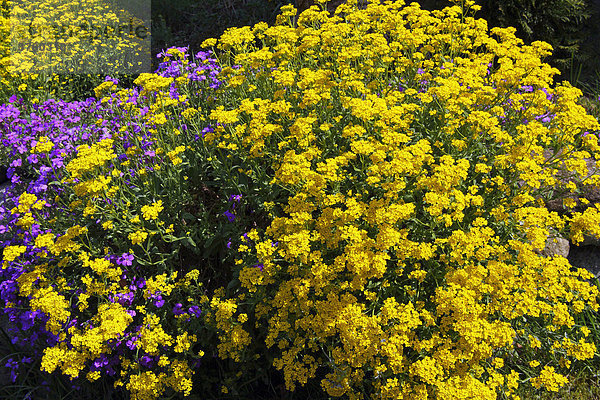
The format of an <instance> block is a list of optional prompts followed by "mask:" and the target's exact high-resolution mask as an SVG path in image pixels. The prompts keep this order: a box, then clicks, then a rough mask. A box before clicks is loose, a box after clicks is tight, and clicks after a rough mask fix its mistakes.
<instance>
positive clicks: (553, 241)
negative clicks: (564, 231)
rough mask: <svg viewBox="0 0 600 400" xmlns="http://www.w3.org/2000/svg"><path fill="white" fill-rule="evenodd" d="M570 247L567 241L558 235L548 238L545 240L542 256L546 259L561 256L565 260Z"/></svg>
mask: <svg viewBox="0 0 600 400" xmlns="http://www.w3.org/2000/svg"><path fill="white" fill-rule="evenodd" d="M570 247H571V246H570V244H569V241H568V240H567V239H565V238H563V237H561V236H560V235H555V236H549V237H548V239H546V247H544V250H542V255H544V256H546V257H552V256H563V257H564V258H567V257H569V250H570Z"/></svg>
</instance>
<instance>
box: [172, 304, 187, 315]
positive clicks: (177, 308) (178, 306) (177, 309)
mask: <svg viewBox="0 0 600 400" xmlns="http://www.w3.org/2000/svg"><path fill="white" fill-rule="evenodd" d="M173 314H175V315H181V314H185V311H183V304H181V303H177V304H175V306H174V307H173Z"/></svg>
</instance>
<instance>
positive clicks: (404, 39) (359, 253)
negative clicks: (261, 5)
mask: <svg viewBox="0 0 600 400" xmlns="http://www.w3.org/2000/svg"><path fill="white" fill-rule="evenodd" d="M355 3H356V2H355V1H349V2H348V3H347V4H346V5H342V6H340V7H339V8H338V9H337V11H336V13H335V15H334V16H333V17H329V15H328V13H327V12H326V11H319V8H318V7H317V6H313V7H311V8H310V9H309V10H307V11H306V12H304V13H302V14H301V15H300V17H299V18H298V20H297V21H296V22H297V25H295V24H294V21H293V18H294V16H295V10H294V9H293V7H291V6H286V7H284V8H282V13H281V15H280V16H279V17H278V24H277V25H276V26H272V27H269V26H266V25H265V24H257V25H255V26H254V27H252V28H250V27H243V28H232V29H231V30H229V31H227V32H225V34H224V35H223V36H222V37H221V38H220V39H219V40H218V41H217V42H216V47H217V49H219V50H220V51H221V52H222V54H223V56H222V59H223V60H225V62H224V66H225V68H224V70H223V74H224V75H226V76H227V78H228V82H229V84H228V87H229V91H228V93H227V98H228V99H232V98H233V99H235V100H230V102H229V103H226V105H225V103H223V106H220V107H217V108H216V109H215V110H214V111H213V112H212V113H211V114H210V119H211V121H212V122H213V123H215V124H219V125H220V128H219V129H215V131H214V132H212V133H210V134H208V135H207V136H206V137H205V139H206V140H207V141H208V142H210V143H212V145H213V146H215V148H219V149H223V151H225V153H224V154H227V157H228V158H229V157H231V158H232V161H231V163H232V165H235V163H236V162H240V163H245V164H246V165H253V166H257V168H256V170H258V169H259V167H258V166H260V165H264V164H265V163H266V164H267V165H270V166H271V168H272V171H273V173H272V175H270V178H271V181H270V184H271V185H273V186H274V187H283V188H285V189H286V190H288V192H289V199H288V201H287V204H285V205H282V211H281V212H279V213H277V215H275V214H272V222H271V223H270V225H269V226H268V227H267V228H266V229H265V230H264V231H261V232H260V234H259V236H260V238H256V239H254V240H252V241H249V244H247V245H244V246H243V249H242V248H241V249H240V250H241V251H240V258H239V265H240V268H241V270H240V272H239V281H240V285H241V290H240V291H239V292H238V293H236V294H233V292H232V293H231V294H230V295H229V296H233V297H232V299H237V302H238V306H237V307H234V305H231V307H230V308H229V309H230V310H231V311H232V312H230V313H222V312H220V311H217V312H216V313H215V314H214V318H215V323H216V326H217V328H220V331H221V333H222V336H221V344H220V345H219V349H220V354H221V356H222V357H231V358H233V359H235V360H239V359H240V357H242V358H243V356H244V355H246V356H247V354H248V346H249V345H250V346H251V341H252V340H253V339H252V337H248V336H247V335H245V334H243V333H241V332H239V330H240V328H239V326H240V323H239V322H238V320H237V316H238V314H241V313H243V314H244V315H246V314H247V315H249V316H250V318H248V320H247V321H246V322H245V323H243V324H241V325H242V327H243V329H244V330H245V332H246V333H247V334H250V333H252V332H256V331H257V330H258V331H260V332H263V334H264V331H265V330H266V336H265V339H264V343H265V344H266V346H267V347H268V349H269V351H270V352H272V353H270V354H271V355H272V356H273V357H274V362H273V365H274V366H275V367H276V368H277V369H280V370H282V371H283V374H284V377H285V382H286V387H287V388H288V389H289V390H294V389H295V388H296V386H297V385H304V384H306V383H307V381H309V380H312V379H314V378H318V379H320V382H321V385H322V388H323V390H324V391H326V392H327V393H328V395H330V396H334V397H338V396H347V397H348V398H351V399H357V398H365V397H367V398H381V399H398V398H403V399H425V398H436V399H451V398H452V399H454V398H464V399H467V398H470V399H495V398H497V396H499V395H501V394H502V395H506V396H509V397H510V396H511V395H512V394H513V393H514V390H515V389H516V388H517V387H518V385H520V384H525V383H524V382H527V381H529V380H528V379H527V378H529V377H531V378H532V380H531V383H533V384H534V385H535V386H536V387H540V386H542V385H544V386H545V387H546V388H547V389H548V390H555V389H556V388H557V387H558V386H559V385H561V384H562V383H564V382H565V381H566V378H565V375H567V374H568V373H569V369H568V368H565V363H562V366H559V365H558V363H557V362H556V361H555V360H557V358H558V357H559V356H564V357H565V359H568V360H573V361H574V362H576V361H577V360H585V359H589V358H593V357H595V356H596V354H597V353H596V350H595V345H594V343H592V342H590V341H589V338H588V339H586V337H585V336H586V335H585V332H584V329H583V327H578V326H576V325H575V323H574V317H576V316H577V315H579V314H580V313H581V312H583V311H584V310H594V311H597V309H598V303H597V298H598V290H597V288H596V287H594V286H592V285H590V284H589V283H588V282H586V281H585V280H586V279H589V278H590V277H591V275H590V274H589V273H588V272H587V271H584V270H574V269H573V268H572V267H571V266H570V265H569V262H568V261H567V260H566V259H565V258H563V257H560V256H554V257H544V256H542V255H541V254H540V250H541V249H543V248H544V245H545V241H546V237H547V236H548V233H549V230H550V229H556V230H558V231H560V232H562V233H563V234H565V235H569V236H570V238H571V239H572V240H573V241H575V242H578V241H581V240H582V238H583V234H584V233H589V234H595V235H598V234H599V233H600V218H599V217H600V216H599V214H598V207H590V208H589V209H588V210H586V211H585V212H584V213H579V212H573V213H572V215H571V216H559V215H558V214H557V213H555V212H549V211H548V210H547V209H546V208H545V206H544V202H543V200H544V199H546V200H547V199H548V196H549V195H550V194H549V193H550V191H549V189H550V188H555V189H561V188H562V189H563V190H565V191H570V192H573V193H577V190H578V189H577V188H578V187H579V186H580V185H581V183H582V182H583V183H586V184H590V185H592V186H596V187H597V186H598V184H599V183H600V180H599V179H600V177H599V176H598V175H591V176H589V175H590V174H589V172H588V171H587V168H586V167H585V165H586V164H585V160H584V159H586V158H591V159H597V157H598V149H599V147H598V138H597V137H596V136H595V135H591V134H587V133H588V132H592V131H597V130H598V128H599V126H598V122H597V121H596V120H595V119H594V118H592V117H591V116H589V115H587V114H586V113H585V111H584V109H583V108H582V107H580V106H579V105H577V104H576V100H577V99H578V97H579V96H581V92H580V91H579V90H578V89H576V88H573V87H572V86H570V85H569V84H568V83H565V84H562V85H559V86H557V87H555V88H551V86H552V82H553V80H552V76H553V75H554V74H556V73H557V71H556V70H555V69H552V68H551V67H550V66H548V65H547V64H544V63H543V62H542V58H543V57H544V56H546V55H548V54H550V52H551V48H550V46H549V45H548V44H546V43H542V42H535V43H533V44H532V45H531V46H524V45H523V42H522V41H521V40H520V39H518V38H516V37H515V36H514V29H512V28H507V29H500V28H494V29H492V30H491V31H489V32H488V29H487V24H486V22H485V21H483V20H481V19H475V18H473V17H471V11H472V10H477V9H478V6H476V5H474V4H473V3H472V2H462V3H464V4H462V8H461V7H459V6H453V7H448V8H445V9H444V10H439V11H433V12H429V11H425V10H422V9H420V7H419V6H418V5H417V4H416V3H413V4H411V5H409V6H407V7H404V8H403V5H404V4H403V2H401V1H395V2H391V1H386V2H385V3H384V4H369V5H368V7H367V8H366V9H365V10H358V9H357V8H356V7H355ZM257 43H259V44H258V45H257ZM207 44H211V45H213V44H215V41H214V40H213V41H210V42H207ZM233 64H236V65H238V66H239V67H236V68H227V66H232V65H233ZM544 150H547V151H550V157H547V156H546V157H545V156H544ZM565 170H567V171H572V173H571V174H570V178H569V179H567V180H566V181H565V180H564V179H563V180H560V179H558V178H559V174H560V173H561V171H562V172H564V171H565ZM563 175H564V174H563ZM240 176H241V175H240ZM253 176H255V175H253ZM236 179H237V178H236ZM240 179H241V178H240ZM275 243H276V244H277V245H274V244H275ZM248 248H249V250H248ZM257 263H259V264H260V265H261V268H260V269H259V268H257V266H256V265H257ZM221 295H222V296H223V298H222V299H221V300H220V301H221V302H223V301H226V302H229V303H230V302H231V301H232V300H231V299H227V295H225V294H223V293H221ZM221 302H217V303H215V304H217V305H218V307H219V308H218V310H220V309H221V308H220V307H221V306H220V304H222V303H221ZM248 303H250V304H251V307H248ZM228 323H229V324H235V325H236V331H235V332H233V331H231V330H227V329H225V326H229V325H228ZM530 336H531V337H533V336H535V337H536V338H537V340H539V341H540V342H541V343H543V344H542V345H541V348H540V349H539V350H534V348H533V347H532V342H531V341H530V340H529V339H528V337H530ZM563 337H565V338H569V340H572V342H568V343H581V346H584V347H586V348H589V351H586V352H576V351H575V352H574V351H573V350H569V349H570V347H569V346H570V345H568V344H565V343H563V342H557V340H558V339H559V338H563ZM240 338H243V339H242V340H240ZM254 340H259V339H258V338H255V339H254ZM553 343H558V344H557V345H556V346H552V345H553ZM561 343H562V344H561ZM257 346H258V344H257ZM257 348H258V347H257ZM517 349H526V350H527V351H529V352H525V353H524V354H521V353H517ZM519 351H522V350H519ZM534 353H535V357H537V358H538V359H543V360H544V363H543V364H542V365H543V366H544V369H541V367H540V368H538V369H535V368H534V369H532V370H529V372H527V373H525V372H524V371H523V370H521V369H518V368H517V367H518V362H516V361H515V359H516V358H517V357H522V358H523V359H526V358H527V357H533V355H532V354H534ZM528 354H529V355H528ZM317 371H319V372H318V373H317ZM323 371H326V372H323ZM527 374H529V376H527ZM552 374H555V375H552Z"/></svg>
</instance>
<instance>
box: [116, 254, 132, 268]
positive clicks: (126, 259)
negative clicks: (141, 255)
mask: <svg viewBox="0 0 600 400" xmlns="http://www.w3.org/2000/svg"><path fill="white" fill-rule="evenodd" d="M133 259H134V255H133V254H130V253H123V254H122V255H121V257H119V258H118V259H117V264H118V265H123V266H130V265H132V264H133Z"/></svg>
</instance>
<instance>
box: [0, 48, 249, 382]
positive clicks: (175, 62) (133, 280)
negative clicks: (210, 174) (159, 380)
mask: <svg viewBox="0 0 600 400" xmlns="http://www.w3.org/2000/svg"><path fill="white" fill-rule="evenodd" d="M180 50H182V51H184V53H185V54H184V55H183V57H182V58H179V59H175V58H174V57H172V56H171V55H169V54H167V52H163V53H161V54H159V57H163V58H164V61H163V62H162V63H161V64H160V66H159V68H158V70H157V71H156V73H157V74H158V75H161V76H164V77H180V76H185V77H186V78H187V80H188V82H189V85H190V86H191V87H194V85H197V87H198V88H206V87H208V88H210V89H216V88H218V87H219V86H220V84H221V82H220V81H219V80H218V79H217V75H218V73H219V67H218V66H217V64H216V60H215V59H213V58H210V54H209V53H207V52H200V53H198V54H197V55H196V61H193V62H190V61H189V60H188V55H187V53H186V51H187V49H180ZM106 81H112V82H113V83H114V84H115V85H116V84H118V83H119V82H118V80H116V79H114V78H110V77H107V78H106ZM200 85H201V86H200ZM198 90H200V89H198ZM140 92H141V91H140V89H138V88H133V89H132V90H131V91H130V92H129V96H127V97H125V98H123V97H122V95H121V96H118V95H116V94H112V95H110V96H108V97H107V98H105V99H103V101H99V100H95V99H92V98H90V99H87V100H85V101H75V102H66V101H62V100H53V99H52V100H48V101H46V102H44V103H42V104H39V105H25V104H24V103H23V101H22V100H19V99H18V98H17V96H12V97H11V98H10V102H9V103H8V104H2V105H0V143H1V145H2V150H0V156H2V158H3V160H2V163H1V164H4V165H5V166H6V167H8V168H7V177H8V179H9V180H10V183H9V186H8V187H7V188H6V190H4V191H3V192H2V193H1V194H0V249H2V248H5V247H7V246H24V247H25V248H26V251H25V253H24V254H22V255H21V256H20V257H19V258H18V260H14V261H8V260H3V259H2V252H1V251H0V264H4V265H5V267H4V268H2V269H0V305H1V310H0V313H2V314H4V315H5V316H6V317H7V318H8V320H9V321H10V325H9V328H8V333H9V335H10V336H11V338H12V342H13V345H15V346H17V347H18V348H20V349H22V351H23V352H24V353H26V354H28V355H31V356H32V357H35V358H37V359H39V358H41V352H42V351H43V347H44V346H45V345H49V346H52V345H54V344H56V343H57V342H58V341H59V340H60V339H59V337H58V336H57V335H55V334H53V333H51V332H49V331H48V330H46V322H47V321H48V316H46V315H45V314H44V313H43V312H41V311H38V310H32V309H31V307H30V301H31V299H32V298H31V296H28V297H25V296H22V295H20V294H19V283H18V280H19V278H20V277H21V276H22V275H23V274H24V273H27V272H30V271H31V270H32V269H33V268H34V266H36V265H38V264H39V263H40V262H41V261H40V258H41V256H42V254H43V257H45V260H44V262H49V263H58V262H59V259H58V257H57V258H52V256H51V255H48V254H47V251H45V250H44V249H40V248H38V247H37V246H36V245H35V241H36V239H37V238H38V237H39V236H40V235H43V234H46V233H55V234H59V232H52V230H51V229H47V228H42V227H43V226H44V225H45V224H44V223H42V222H43V221H46V220H48V219H50V218H51V216H53V215H54V216H55V215H57V214H58V213H63V216H67V218H70V217H72V218H77V217H78V215H77V214H74V213H73V211H71V210H70V209H69V208H68V207H67V206H64V205H61V204H62V203H61V202H60V201H59V199H60V196H61V194H62V193H63V191H64V189H63V188H62V187H61V185H62V183H61V180H63V179H64V178H65V177H68V174H67V173H66V170H65V166H66V165H67V164H68V163H69V162H70V161H71V160H72V159H73V158H74V157H75V155H76V149H77V147H78V146H79V145H81V144H92V143H96V142H98V141H101V140H103V139H108V138H113V139H114V138H116V137H118V138H119V140H118V141H115V142H118V143H116V144H115V146H117V145H118V146H119V148H120V149H124V150H125V151H127V149H129V148H130V147H132V146H134V141H133V140H132V138H133V135H135V136H136V139H137V140H138V142H137V144H138V146H140V147H141V150H142V151H143V154H144V157H145V159H146V160H147V170H148V171H150V172H151V171H152V165H153V163H154V162H155V159H156V157H157V154H156V152H155V151H154V148H153V145H154V139H153V137H152V135H151V134H149V133H148V132H150V131H151V128H152V126H149V125H148V124H149V122H147V120H146V119H145V118H144V116H145V115H146V114H147V113H148V111H149V108H148V107H147V106H144V104H145V101H146V100H147V99H145V98H142V97H141V96H140ZM169 93H170V96H171V97H172V98H178V97H179V96H180V94H179V93H178V88H177V87H176V86H175V85H174V84H173V85H172V87H171V88H170V90H169ZM125 103H130V104H131V105H133V106H134V107H124V105H125ZM132 108H134V109H137V110H139V111H140V112H139V113H135V114H134V113H132V114H130V115H129V114H127V113H128V111H127V110H129V109H132ZM25 110H27V111H25ZM180 129H181V130H182V131H186V130H187V127H186V126H182V127H180ZM207 129H208V130H209V129H210V128H206V129H205V130H204V131H202V136H203V135H204V134H205V133H206V132H207V131H208V130H207ZM121 132H123V133H121ZM42 138H44V139H43V140H47V141H48V142H49V143H51V149H50V150H49V151H44V152H37V151H32V149H33V148H35V146H36V145H37V144H38V143H40V140H42ZM139 140H141V145H139ZM197 140H199V137H198V138H197ZM116 152H117V147H115V153H116ZM127 159H128V155H127V154H125V152H123V151H122V150H120V151H119V153H118V158H117V159H116V160H115V162H119V163H120V162H123V161H126V160H127ZM135 173H136V171H135V170H134V169H133V168H132V169H131V170H130V171H129V176H127V174H124V175H125V176H123V174H122V176H121V177H122V178H124V179H125V182H126V184H127V182H129V181H128V179H129V178H131V177H132V176H134V174H135ZM24 192H27V193H30V194H34V195H35V196H36V197H37V199H38V201H39V202H40V204H42V207H41V209H40V210H38V212H37V213H36V215H34V222H33V224H32V225H31V226H25V227H23V226H21V225H19V224H18V221H19V220H20V219H21V218H22V217H23V213H21V212H18V211H15V207H16V206H18V205H19V196H21V194H22V193H24ZM237 201H239V198H238V200H237ZM96 223H99V221H97V222H96ZM59 236H60V234H59ZM125 251H127V250H125ZM105 258H106V259H108V260H110V261H111V262H113V263H115V264H116V265H119V266H120V267H121V268H122V269H123V271H124V273H123V276H122V279H121V287H122V288H123V291H121V292H120V293H118V294H114V295H110V296H109V299H110V301H111V302H113V303H118V304H120V305H121V306H123V307H125V308H126V309H127V312H128V313H129V314H130V315H131V316H132V317H136V316H137V318H140V316H138V315H137V313H136V311H134V308H135V306H136V305H138V304H140V302H142V303H143V302H145V300H144V296H143V290H144V288H145V287H146V280H145V278H144V274H143V271H141V272H140V269H139V268H137V267H138V266H137V262H138V260H137V259H136V256H135V254H132V253H131V252H125V253H123V252H122V251H121V252H118V253H117V254H108V255H106V256H105ZM34 284H35V282H34ZM67 284H68V285H69V286H71V287H73V289H72V293H71V294H72V296H73V297H72V298H73V299H78V298H80V297H81V295H82V294H83V292H82V290H81V288H77V284H76V282H75V281H73V282H67ZM151 297H152V302H153V304H154V305H155V306H156V307H158V308H161V307H163V306H164V305H165V304H166V303H167V302H168V301H169V299H167V298H165V297H163V295H161V294H160V293H154V294H152V296H151ZM72 307H73V310H72V315H74V316H75V315H78V314H79V311H78V309H77V301H73V302H72ZM178 307H180V308H181V309H180V308H178ZM180 311H181V312H180ZM181 313H187V314H189V315H190V316H192V317H195V318H198V317H199V316H200V315H201V310H200V308H199V307H198V306H196V305H189V306H187V307H186V308H183V305H182V304H181V303H177V304H176V305H175V306H174V307H173V315H175V316H177V315H180V314H181ZM140 321H141V319H140ZM188 321H189V319H188ZM70 326H74V327H77V328H79V329H86V328H89V327H90V323H89V321H87V320H83V319H82V320H81V321H78V319H77V318H71V319H70V320H69V321H68V322H66V323H65V326H64V328H65V329H68V328H69V327H70ZM139 330H140V326H139V325H137V326H135V324H134V325H133V327H132V328H131V329H128V331H126V332H124V334H123V335H122V338H121V339H119V340H116V341H113V342H111V343H109V347H110V349H111V352H110V354H107V355H102V356H101V357H99V358H97V359H96V360H95V361H94V362H93V363H92V365H90V371H92V372H93V371H101V372H102V373H106V374H108V375H109V376H113V375H114V374H115V373H116V368H117V366H118V365H119V356H122V355H124V354H126V353H127V352H131V351H132V350H133V349H135V342H136V340H137V338H139V334H138V333H137V332H139ZM40 343H41V344H42V346H41V347H40ZM144 357H146V358H144ZM28 363H31V358H30V357H21V358H20V359H16V358H10V359H6V361H5V363H4V366H5V367H6V368H8V369H9V370H10V371H11V376H12V378H13V380H14V379H16V377H17V375H18V373H19V365H24V364H28ZM140 363H141V364H142V365H144V364H147V365H151V364H152V361H151V360H150V358H149V356H147V355H144V356H142V358H141V360H140Z"/></svg>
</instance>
